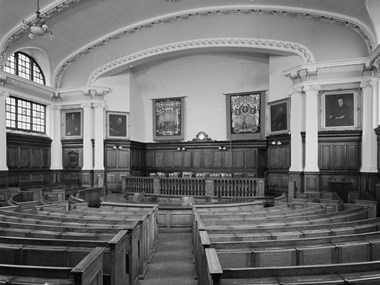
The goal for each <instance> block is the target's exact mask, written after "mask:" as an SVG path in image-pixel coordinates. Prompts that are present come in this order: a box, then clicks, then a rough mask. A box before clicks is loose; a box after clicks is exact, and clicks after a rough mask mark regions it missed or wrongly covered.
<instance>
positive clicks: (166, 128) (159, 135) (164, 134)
mask: <svg viewBox="0 0 380 285" xmlns="http://www.w3.org/2000/svg"><path fill="white" fill-rule="evenodd" d="M152 102H153V140H155V141H166V140H183V139H184V111H185V97H175V98H159V99H153V100H152Z"/></svg>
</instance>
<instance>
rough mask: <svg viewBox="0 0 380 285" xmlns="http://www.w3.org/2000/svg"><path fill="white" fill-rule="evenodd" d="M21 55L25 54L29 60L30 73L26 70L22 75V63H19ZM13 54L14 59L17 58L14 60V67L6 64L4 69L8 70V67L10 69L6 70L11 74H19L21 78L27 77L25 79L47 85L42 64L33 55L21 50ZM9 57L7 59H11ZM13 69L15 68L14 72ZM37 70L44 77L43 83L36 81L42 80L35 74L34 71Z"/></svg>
mask: <svg viewBox="0 0 380 285" xmlns="http://www.w3.org/2000/svg"><path fill="white" fill-rule="evenodd" d="M20 55H22V56H25V57H26V58H28V60H29V67H28V71H29V74H28V73H26V72H25V73H22V74H23V75H24V76H21V75H20V74H21V72H20V69H21V64H20V63H19V60H21V59H20ZM11 56H14V59H15V60H14V65H15V66H14V69H13V68H11V67H7V66H6V65H5V66H4V71H6V70H5V69H6V68H8V69H10V70H9V71H6V72H9V73H11V74H14V75H17V76H19V77H21V78H25V79H28V80H31V81H33V82H36V83H38V84H43V85H46V78H45V74H44V73H43V71H42V68H41V66H40V65H39V64H38V63H37V61H36V60H35V59H34V58H33V57H31V56H30V55H28V54H26V53H24V52H21V51H17V52H15V53H13V54H12V55H11ZM9 57H10V56H9ZM9 57H8V58H7V59H6V61H8V60H9ZM11 70H14V72H11ZM35 71H36V72H37V73H39V74H40V75H41V77H42V83H41V82H39V81H36V80H37V79H38V80H40V78H38V77H35V76H34V72H35ZM28 77H29V78H28Z"/></svg>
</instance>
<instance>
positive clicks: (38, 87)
mask: <svg viewBox="0 0 380 285" xmlns="http://www.w3.org/2000/svg"><path fill="white" fill-rule="evenodd" d="M0 84H1V85H2V87H5V88H14V87H15V86H16V87H18V88H21V89H24V90H33V91H36V92H37V93H39V94H43V95H47V96H49V97H50V96H52V95H53V94H54V91H55V89H54V88H52V87H49V86H46V85H42V84H39V83H36V82H34V81H31V80H28V79H24V78H22V77H20V76H17V75H14V74H10V73H7V72H5V71H2V70H0Z"/></svg>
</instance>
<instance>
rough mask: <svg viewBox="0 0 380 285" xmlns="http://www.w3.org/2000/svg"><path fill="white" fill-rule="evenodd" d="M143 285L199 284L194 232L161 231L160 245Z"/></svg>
mask: <svg viewBox="0 0 380 285" xmlns="http://www.w3.org/2000/svg"><path fill="white" fill-rule="evenodd" d="M140 283H141V285H180V284H181V285H197V283H198V282H197V280H195V265H194V263H193V255H192V234H191V233H190V232H189V233H182V232H179V233H176V232H168V233H167V232H164V233H163V232H160V233H159V234H158V247H157V250H156V252H155V253H154V254H153V258H152V260H151V262H150V263H149V264H148V273H147V275H146V276H145V279H144V280H140Z"/></svg>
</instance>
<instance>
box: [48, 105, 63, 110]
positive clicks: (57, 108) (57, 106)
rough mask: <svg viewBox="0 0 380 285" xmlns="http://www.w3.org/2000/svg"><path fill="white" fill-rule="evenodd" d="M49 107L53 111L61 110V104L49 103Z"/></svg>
mask: <svg viewBox="0 0 380 285" xmlns="http://www.w3.org/2000/svg"><path fill="white" fill-rule="evenodd" d="M50 108H51V109H52V110H54V111H58V110H61V109H62V108H61V106H60V105H57V104H51V105H50Z"/></svg>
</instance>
